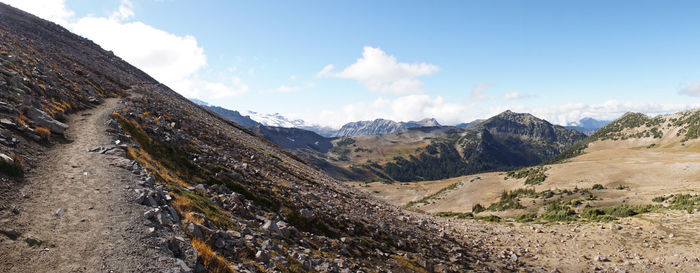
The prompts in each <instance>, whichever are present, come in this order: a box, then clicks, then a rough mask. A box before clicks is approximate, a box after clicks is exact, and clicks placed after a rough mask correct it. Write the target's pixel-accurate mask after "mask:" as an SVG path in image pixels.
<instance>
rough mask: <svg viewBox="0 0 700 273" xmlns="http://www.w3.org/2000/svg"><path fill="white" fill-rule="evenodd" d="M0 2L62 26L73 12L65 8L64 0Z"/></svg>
mask: <svg viewBox="0 0 700 273" xmlns="http://www.w3.org/2000/svg"><path fill="white" fill-rule="evenodd" d="M0 2H3V3H5V4H8V5H10V6H13V7H15V8H18V9H21V10H23V11H26V12H29V13H31V14H34V15H36V16H38V17H40V18H42V19H46V20H49V21H52V22H55V23H57V24H60V25H63V26H66V24H67V23H68V21H69V20H70V19H71V18H72V17H73V15H74V14H75V13H74V12H73V11H71V10H68V9H67V8H66V1H65V0H42V1H38V0H0Z"/></svg>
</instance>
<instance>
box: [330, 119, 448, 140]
mask: <svg viewBox="0 0 700 273" xmlns="http://www.w3.org/2000/svg"><path fill="white" fill-rule="evenodd" d="M434 126H440V124H439V123H438V122H437V121H436V120H435V119H432V118H430V119H423V120H420V121H408V122H396V121H393V120H386V119H375V120H371V121H370V120H366V121H357V122H350V123H346V124H345V125H343V127H341V128H340V130H338V132H337V133H335V135H334V136H336V137H345V136H365V135H381V134H388V133H394V132H400V131H403V130H406V129H408V128H414V127H434Z"/></svg>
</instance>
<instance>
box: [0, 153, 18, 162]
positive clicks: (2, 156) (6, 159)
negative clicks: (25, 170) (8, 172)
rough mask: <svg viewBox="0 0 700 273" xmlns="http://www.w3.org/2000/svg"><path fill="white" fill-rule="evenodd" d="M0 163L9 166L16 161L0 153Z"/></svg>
mask: <svg viewBox="0 0 700 273" xmlns="http://www.w3.org/2000/svg"><path fill="white" fill-rule="evenodd" d="M0 161H2V162H4V163H6V164H9V165H12V164H14V163H15V160H14V159H12V157H10V156H8V155H6V154H3V153H0Z"/></svg>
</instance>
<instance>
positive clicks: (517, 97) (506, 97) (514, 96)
mask: <svg viewBox="0 0 700 273" xmlns="http://www.w3.org/2000/svg"><path fill="white" fill-rule="evenodd" d="M501 98H502V99H504V100H521V99H529V98H532V96H531V95H528V94H520V93H519V92H510V93H503V94H502V95H501Z"/></svg>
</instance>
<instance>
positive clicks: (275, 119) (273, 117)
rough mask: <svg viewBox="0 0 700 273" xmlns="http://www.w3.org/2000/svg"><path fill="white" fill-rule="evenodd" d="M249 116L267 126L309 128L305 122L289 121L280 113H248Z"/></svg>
mask: <svg viewBox="0 0 700 273" xmlns="http://www.w3.org/2000/svg"><path fill="white" fill-rule="evenodd" d="M248 115H249V116H250V118H251V119H253V120H255V121H257V122H260V123H261V124H263V125H265V126H275V127H287V128H292V127H294V128H296V127H303V126H308V125H307V124H306V122H305V121H303V120H301V119H295V120H289V119H288V118H286V117H284V116H282V115H280V114H279V113H274V114H262V113H258V112H253V111H248Z"/></svg>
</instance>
